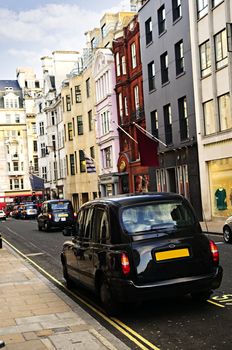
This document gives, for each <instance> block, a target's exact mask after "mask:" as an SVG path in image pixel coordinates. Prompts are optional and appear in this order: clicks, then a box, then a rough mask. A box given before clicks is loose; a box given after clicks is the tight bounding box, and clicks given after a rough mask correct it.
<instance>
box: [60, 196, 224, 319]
mask: <svg viewBox="0 0 232 350" xmlns="http://www.w3.org/2000/svg"><path fill="white" fill-rule="evenodd" d="M77 222H78V224H77V230H76V232H74V231H73V230H64V231H63V234H64V235H65V236H68V235H71V234H72V235H73V237H72V239H69V240H68V241H66V242H65V243H64V245H63V249H62V253H61V262H62V265H63V275H64V278H65V280H66V282H67V286H71V285H72V283H73V282H77V281H78V282H81V283H82V284H83V285H85V286H86V287H88V288H90V289H92V290H93V291H95V292H96V293H98V295H99V296H100V299H101V302H102V304H103V306H104V308H105V310H106V311H107V312H108V313H110V314H113V313H115V311H117V310H118V305H120V303H123V302H132V301H142V300H146V299H153V298H155V297H163V296H174V295H185V294H191V296H192V297H193V298H194V299H197V300H201V301H205V300H207V299H208V298H209V297H210V295H211V293H212V291H213V290H214V289H217V288H218V287H219V286H220V283H221V279H222V267H221V266H220V265H219V253H218V248H217V246H216V244H215V243H214V242H213V241H212V240H209V239H208V238H207V236H206V235H204V234H203V233H202V230H201V226H200V224H199V221H198V220H197V218H196V216H195V214H194V211H193V209H192V207H191V205H190V204H189V203H188V201H187V200H186V199H185V198H184V197H182V196H181V195H177V194H171V193H143V194H134V195H123V196H116V197H109V198H102V199H95V200H94V201H90V202H88V203H85V204H84V205H83V206H82V207H81V208H80V210H79V211H78V213H77Z"/></svg>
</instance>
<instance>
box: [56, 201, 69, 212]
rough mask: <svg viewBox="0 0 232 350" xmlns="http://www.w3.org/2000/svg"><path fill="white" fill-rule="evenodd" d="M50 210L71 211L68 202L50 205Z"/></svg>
mask: <svg viewBox="0 0 232 350" xmlns="http://www.w3.org/2000/svg"><path fill="white" fill-rule="evenodd" d="M51 209H52V210H71V209H72V206H71V203H70V202H57V203H51Z"/></svg>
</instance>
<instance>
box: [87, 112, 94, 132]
mask: <svg viewBox="0 0 232 350" xmlns="http://www.w3.org/2000/svg"><path fill="white" fill-rule="evenodd" d="M88 121H89V131H92V130H93V114H92V110H90V111H88Z"/></svg>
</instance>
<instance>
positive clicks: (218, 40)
mask: <svg viewBox="0 0 232 350" xmlns="http://www.w3.org/2000/svg"><path fill="white" fill-rule="evenodd" d="M214 43H215V54H216V68H217V69H219V68H221V67H223V66H224V65H226V64H227V63H228V57H227V38H226V30H225V29H224V30H223V31H221V32H220V33H218V34H217V35H215V37H214Z"/></svg>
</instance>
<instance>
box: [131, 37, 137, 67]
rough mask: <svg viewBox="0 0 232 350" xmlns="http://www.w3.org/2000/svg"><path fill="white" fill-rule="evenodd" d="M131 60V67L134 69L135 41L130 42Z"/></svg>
mask: <svg viewBox="0 0 232 350" xmlns="http://www.w3.org/2000/svg"><path fill="white" fill-rule="evenodd" d="M131 62H132V68H133V69H134V68H135V67H136V66H137V60H136V46H135V43H133V44H131Z"/></svg>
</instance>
